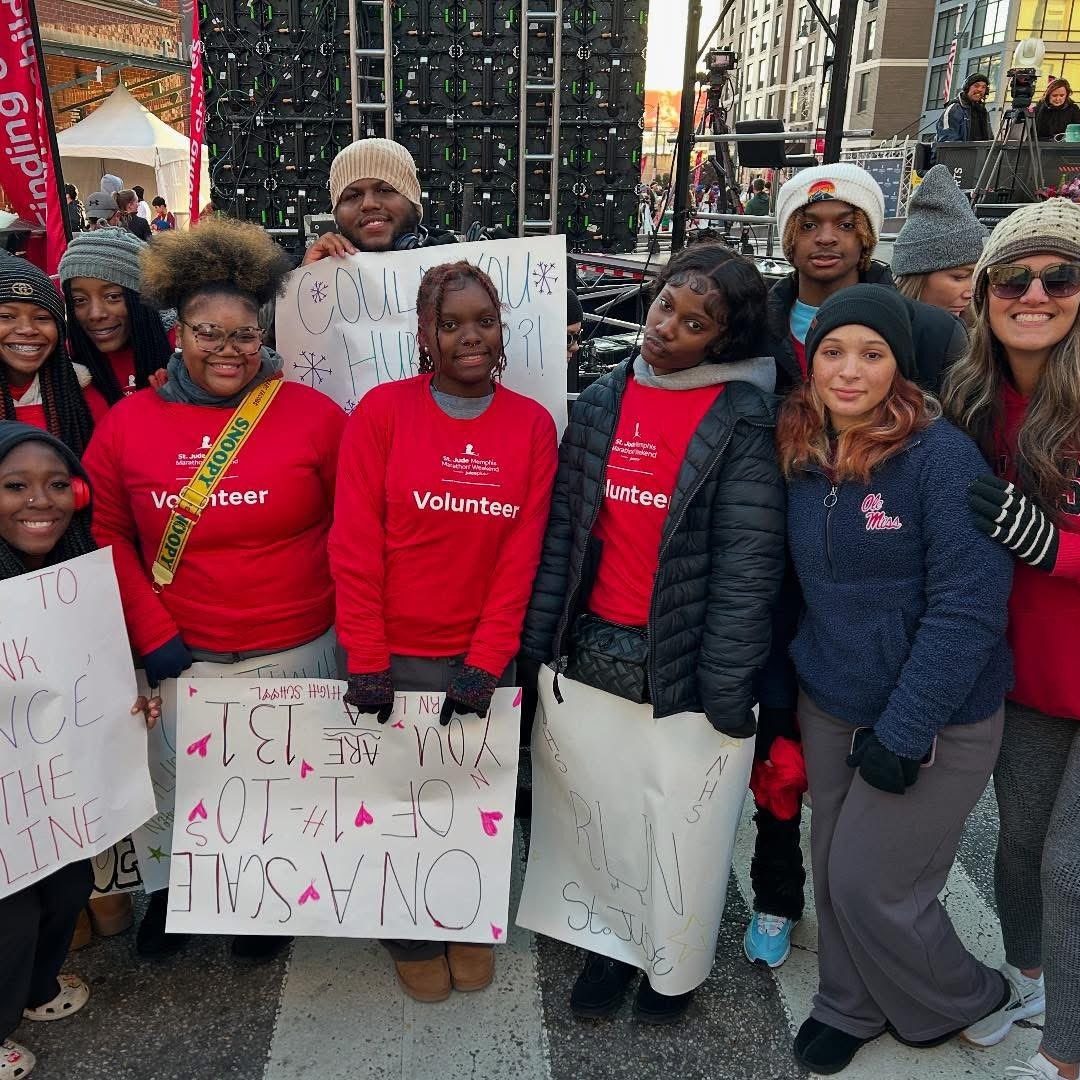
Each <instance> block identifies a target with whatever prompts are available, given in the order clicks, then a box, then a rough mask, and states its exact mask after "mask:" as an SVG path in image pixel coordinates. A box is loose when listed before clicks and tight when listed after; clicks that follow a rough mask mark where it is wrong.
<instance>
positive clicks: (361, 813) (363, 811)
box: [355, 803, 375, 829]
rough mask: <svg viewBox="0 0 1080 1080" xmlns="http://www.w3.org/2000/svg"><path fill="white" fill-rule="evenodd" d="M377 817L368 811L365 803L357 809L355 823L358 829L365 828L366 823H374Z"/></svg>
mask: <svg viewBox="0 0 1080 1080" xmlns="http://www.w3.org/2000/svg"><path fill="white" fill-rule="evenodd" d="M374 822H375V819H374V818H373V817H372V816H371V814H370V813H368V810H367V807H366V806H364V804H363V803H361V804H360V809H359V810H357V811H356V820H355V825H356V827H357V828H358V829H361V828H363V827H364V826H365V825H372V824H374Z"/></svg>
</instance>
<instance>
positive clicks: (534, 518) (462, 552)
mask: <svg viewBox="0 0 1080 1080" xmlns="http://www.w3.org/2000/svg"><path fill="white" fill-rule="evenodd" d="M501 310H502V309H501V305H500V303H499V297H498V293H497V292H496V291H495V287H494V286H493V285H492V283H491V279H490V278H488V276H487V275H486V274H485V273H484V272H483V271H482V270H479V269H477V268H476V267H475V266H472V265H471V264H469V263H467V262H457V263H449V264H446V265H443V266H436V267H434V268H432V269H431V270H429V271H428V272H427V273H426V274H425V275H424V278H423V280H422V281H421V283H420V290H419V294H418V295H417V298H416V314H417V323H418V340H419V344H420V355H421V360H420V370H421V372H422V374H420V375H417V376H415V377H414V378H411V379H404V380H402V381H400V382H394V383H384V384H383V385H382V386H378V387H376V388H375V389H374V390H371V391H369V392H368V393H367V394H365V395H364V397H363V398H362V399H361V401H360V404H359V405H358V406H357V408H356V411H355V412H354V413H353V414H352V416H351V417H350V419H349V422H348V425H347V427H346V429H345V437H344V440H343V441H342V446H341V462H340V466H339V470H338V487H337V503H336V511H335V515H334V527H333V529H332V530H331V533H330V565H331V569H332V571H333V574H334V579H335V581H336V583H337V629H338V636H339V638H340V639H341V642H342V644H343V645H344V647H345V650H346V653H347V655H348V665H349V690H348V693H347V694H346V695H345V700H346V701H347V702H348V703H349V704H351V705H353V706H354V707H355V708H357V709H359V710H360V711H361V712H366V713H375V714H377V715H378V719H379V722H380V723H383V724H385V723H386V722H387V720H388V719H389V718H390V714H391V711H392V709H393V706H394V691H395V690H428V691H434V692H442V691H445V693H446V702H445V704H444V706H443V710H442V716H441V721H442V723H443V724H449V723H450V720H451V718H452V716H453V714H454V713H459V714H463V715H469V714H474V715H477V716H480V717H484V716H486V715H487V711H488V707H489V705H490V704H491V695H492V693H493V692H494V690H495V688H496V686H500V685H501V686H509V685H513V678H514V667H513V658H514V656H515V654H516V653H517V648H518V641H519V637H520V633H521V622H522V619H523V618H524V615H525V605H526V603H527V602H528V599H529V589H530V586H531V584H532V579H533V573H534V572H535V570H536V563H537V560H538V559H539V557H540V540H541V537H542V536H543V532H544V525H545V523H546V522H547V514H548V503H549V501H550V498H551V485H552V481H553V479H554V476H555V426H554V423H553V422H552V419H551V416H550V414H549V413H548V412H547V410H546V409H545V408H544V407H543V406H542V405H540V404H538V403H537V402H535V401H532V400H530V399H529V398H526V397H523V396H522V395H520V394H516V393H514V392H513V391H512V390H507V389H506V388H505V387H504V386H502V385H500V383H499V381H498V377H499V375H500V373H501V372H502V370H503V368H504V367H505V364H506V357H505V355H504V353H503V337H502V335H503V327H502V315H501ZM388 947H389V949H390V952H391V954H392V955H393V957H394V963H395V967H396V970H397V974H398V978H399V980H400V982H401V985H402V986H403V988H404V989H405V991H406V993H408V994H409V995H410V996H412V997H413V998H415V999H416V1000H418V1001H442V1000H444V999H445V998H447V997H448V996H449V995H450V989H451V986H453V987H455V988H456V989H458V990H480V989H482V988H483V987H485V986H487V985H488V984H489V983H490V982H491V980H492V977H493V975H494V954H493V952H492V950H491V947H490V946H485V945H469V944H458V943H455V942H451V943H450V944H448V945H447V944H445V943H444V942H441V941H440V942H428V941H394V942H390V943H389V944H388Z"/></svg>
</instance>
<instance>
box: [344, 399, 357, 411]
mask: <svg viewBox="0 0 1080 1080" xmlns="http://www.w3.org/2000/svg"><path fill="white" fill-rule="evenodd" d="M355 408H356V402H355V401H353V399H352V398H349V400H348V401H346V402H345V411H346V412H347V413H349V414H350V415H351V414H352V411H353V409H355Z"/></svg>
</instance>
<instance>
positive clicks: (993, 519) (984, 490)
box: [968, 473, 1058, 572]
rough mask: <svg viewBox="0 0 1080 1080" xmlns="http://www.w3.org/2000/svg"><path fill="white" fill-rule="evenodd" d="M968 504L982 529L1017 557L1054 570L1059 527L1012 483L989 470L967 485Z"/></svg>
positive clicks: (1040, 568) (1031, 564)
mask: <svg viewBox="0 0 1080 1080" xmlns="http://www.w3.org/2000/svg"><path fill="white" fill-rule="evenodd" d="M968 506H969V507H970V508H971V512H972V514H974V516H975V524H976V525H977V526H978V527H979V529H981V530H982V531H983V532H984V533H986V535H987V536H989V537H991V538H993V539H994V540H997V541H998V543H1000V544H1004V545H1005V547H1007V548H1008V549H1009V550H1010V551H1011V552H1012V553H1013V554H1014V555H1015V556H1016V557H1017V558H1018V559H1020V560H1022V561H1023V562H1026V563H1027V564H1028V565H1030V566H1034V567H1035V568H1036V569H1038V570H1046V571H1047V572H1049V571H1051V570H1053V569H1054V563H1056V562H1057V553H1058V530H1057V526H1056V525H1054V523H1053V522H1052V521H1051V520H1050V519H1049V518H1048V517H1047V516H1046V514H1044V513H1043V511H1042V510H1040V509H1039V508H1038V507H1037V506H1036V505H1035V503H1034V502H1033V501H1032V500H1031V499H1030V498H1028V496H1027V495H1024V494H1023V493H1022V492H1021V491H1020V490H1019V489H1018V488H1017V487H1015V486H1014V485H1013V484H1010V483H1009V482H1008V481H1007V480H1002V479H1001V478H1000V477H997V476H993V475H992V474H990V473H987V474H986V475H985V476H980V477H979V479H978V480H974V481H972V484H971V487H969V488H968Z"/></svg>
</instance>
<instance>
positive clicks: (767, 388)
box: [522, 244, 784, 1023]
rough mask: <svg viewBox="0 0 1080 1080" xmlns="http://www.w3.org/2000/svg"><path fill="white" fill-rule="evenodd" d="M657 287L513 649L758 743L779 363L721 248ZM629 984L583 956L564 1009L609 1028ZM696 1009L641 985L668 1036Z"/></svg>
mask: <svg viewBox="0 0 1080 1080" xmlns="http://www.w3.org/2000/svg"><path fill="white" fill-rule="evenodd" d="M655 288H656V292H655V299H654V300H653V302H652V306H651V307H650V308H649V313H648V316H647V320H646V324H645V330H644V336H643V339H642V347H641V353H640V355H639V356H637V357H635V358H633V359H632V360H628V361H626V362H625V363H623V364H620V365H619V366H618V367H617V368H615V369H614V370H613V371H611V372H609V373H608V374H607V375H605V376H604V377H603V378H601V379H599V380H597V382H595V383H593V384H592V386H590V387H589V388H588V389H587V390H586V391H585V392H584V393H583V394H582V395H581V397H580V398H579V399H578V400H577V401H576V402H575V403H574V406H573V409H572V411H571V414H570V424H569V426H568V427H567V429H566V433H565V434H564V435H563V441H562V448H561V451H560V459H559V474H558V478H557V480H556V483H555V496H554V500H553V503H552V509H551V522H550V524H549V526H548V530H547V535H546V536H545V538H544V551H543V556H542V558H541V561H540V569H539V572H538V574H537V577H536V585H535V588H534V590H533V596H532V600H531V603H530V605H529V611H528V616H527V618H526V621H525V631H524V635H523V650H522V651H523V652H524V653H525V654H526V655H527V656H529V657H530V658H531V659H532V660H534V661H539V662H540V663H547V664H552V665H553V666H554V667H555V669H556V670H557V671H558V672H561V673H565V674H566V675H567V676H568V677H569V678H572V679H574V680H575V681H577V682H581V683H586V684H588V685H590V686H593V687H595V688H596V689H598V690H602V691H605V692H607V693H609V694H611V695H612V698H613V699H623V700H628V701H632V702H635V703H638V704H644V703H651V704H652V707H653V715H654V716H656V717H657V718H660V717H664V716H671V715H674V714H676V713H682V712H693V713H703V714H704V715H703V716H702V722H703V723H710V724H712V726H713V727H714V728H716V729H717V731H720V732H723V733H725V734H726V735H728V736H731V737H734V738H740V739H741V738H752V737H753V735H754V731H755V724H754V717H753V713H752V706H753V701H754V698H753V690H752V685H751V684H752V679H753V676H754V673H755V671H756V670H757V669H758V668H759V667H760V665H761V664H762V663H763V661H764V660H765V657H766V655H767V654H768V649H769V637H770V607H771V604H772V601H773V598H774V597H775V595H776V592H777V589H778V587H779V584H780V579H781V576H782V574H783V569H784V491H783V485H782V483H781V480H780V474H779V470H778V469H777V466H776V456H775V452H774V449H773V439H772V433H773V424H774V417H773V408H772V405H771V403H770V402H771V392H772V389H773V386H774V384H775V364H774V363H773V360H772V358H771V357H761V356H754V355H753V343H754V342H755V341H756V340H757V337H758V334H759V330H760V327H761V326H762V325H763V324H764V320H765V284H764V282H763V281H762V279H761V275H760V274H759V273H758V272H757V270H756V269H755V268H754V266H753V264H752V263H749V262H747V261H746V260H744V259H742V258H740V257H739V256H737V255H735V254H734V253H733V252H732V251H731V250H730V249H728V248H726V247H724V246H722V245H720V244H702V245H696V246H694V247H692V248H688V249H687V250H686V251H684V252H681V253H680V254H679V255H677V256H676V257H675V258H673V259H672V260H671V261H670V262H669V263H668V265H667V266H666V267H665V268H664V269H663V270H662V271H661V273H660V275H659V277H658V278H657V281H656V286H655ZM542 677H543V676H542ZM558 679H559V676H556V679H555V684H554V691H555V698H556V700H557V701H558V700H561V695H560V692H559V690H558ZM581 720H582V723H587V722H588V717H582V718H581ZM612 754H613V762H614V763H615V766H616V767H617V763H618V748H617V747H612ZM635 798H636V793H635ZM635 805H636V803H635ZM623 812H628V813H634V812H635V811H634V810H632V809H629V804H628V806H627V807H626V808H623ZM722 880H726V874H725V875H724V877H723V879H722ZM634 974H636V970H635V968H633V967H631V966H630V965H629V964H626V963H623V962H621V961H619V960H615V959H610V958H608V957H604V956H600V955H598V954H595V953H589V954H588V955H587V960H586V963H585V967H584V970H583V971H582V973H581V975H580V976H579V978H578V980H577V983H576V984H575V986H574V989H573V992H572V994H571V996H570V1004H571V1008H572V1010H573V1011H574V1013H575V1014H576V1015H577V1016H581V1017H597V1016H607V1015H610V1014H611V1013H614V1012H615V1011H616V1010H617V1009H618V1008H619V1005H620V1003H621V1001H622V998H623V996H624V994H625V991H626V988H627V985H628V984H629V982H630V979H631V978H632V976H633V975H634ZM692 994H693V991H690V992H688V993H683V994H678V995H666V994H662V993H660V992H659V991H658V990H656V989H654V988H653V986H652V985H651V984H650V982H649V980H648V978H643V979H642V980H641V984H640V987H639V989H638V992H637V998H636V1002H635V1015H636V1016H637V1018H638V1019H639V1020H642V1021H644V1022H647V1023H671V1022H673V1021H676V1020H678V1019H679V1018H680V1017H681V1016H682V1015H683V1014H684V1013H685V1011H686V1009H687V1006H688V1004H689V1002H690V998H691V996H692Z"/></svg>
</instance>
